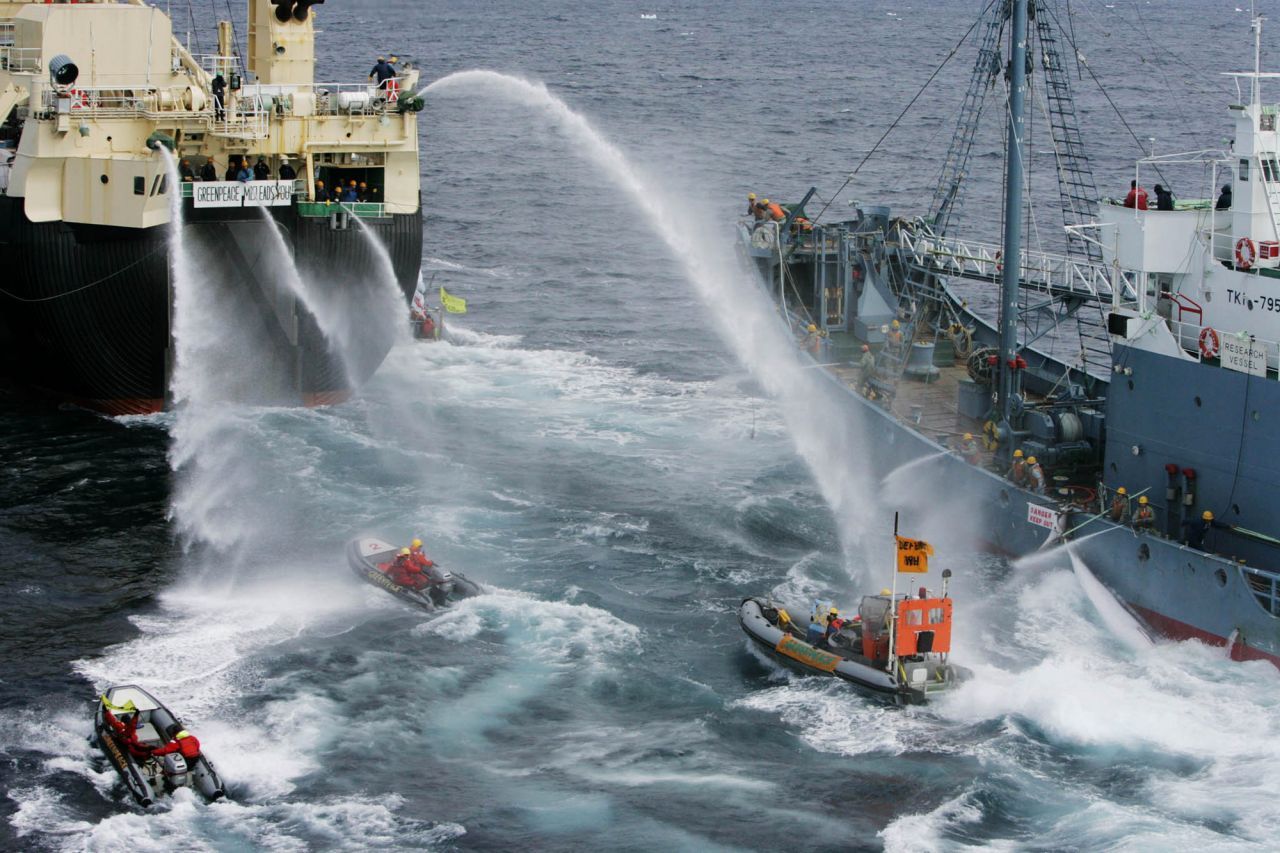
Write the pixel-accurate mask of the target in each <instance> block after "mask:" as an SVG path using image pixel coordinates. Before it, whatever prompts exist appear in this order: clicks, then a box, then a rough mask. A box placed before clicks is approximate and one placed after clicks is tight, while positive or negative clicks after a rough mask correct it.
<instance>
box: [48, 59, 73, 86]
mask: <svg viewBox="0 0 1280 853" xmlns="http://www.w3.org/2000/svg"><path fill="white" fill-rule="evenodd" d="M79 76H80V69H79V68H77V67H76V64H75V63H74V62H72V61H71V57H69V56H67V55H66V54H65V53H59V54H58V55H57V56H55V57H54V58H53V59H50V60H49V79H51V80H52V81H53V82H54V85H56V86H70V85H71V84H72V83H74V82H76V78H78V77H79Z"/></svg>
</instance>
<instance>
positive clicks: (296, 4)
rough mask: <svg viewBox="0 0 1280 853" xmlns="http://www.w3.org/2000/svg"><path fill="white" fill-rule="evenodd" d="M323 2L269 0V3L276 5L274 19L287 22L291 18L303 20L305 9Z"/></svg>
mask: <svg viewBox="0 0 1280 853" xmlns="http://www.w3.org/2000/svg"><path fill="white" fill-rule="evenodd" d="M323 2H324V0H271V5H272V6H275V7H276V20H277V21H279V22H280V23H282V24H287V23H288V22H289V21H291V20H293V21H305V20H306V19H307V10H309V9H310V8H311V7H312V6H316V5H318V4H320V3H323Z"/></svg>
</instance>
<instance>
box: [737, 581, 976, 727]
mask: <svg viewBox="0 0 1280 853" xmlns="http://www.w3.org/2000/svg"><path fill="white" fill-rule="evenodd" d="M815 609H816V610H821V609H822V608H821V607H818V608H815ZM858 610H859V613H858V616H856V617H855V618H854V619H852V620H850V621H848V622H845V623H843V624H841V625H840V627H839V629H838V630H835V631H831V632H826V633H825V634H824V635H823V636H822V637H821V639H817V640H815V639H814V637H813V634H812V633H811V632H807V631H806V632H803V633H802V631H801V629H800V628H799V627H797V626H796V625H795V624H794V623H793V622H792V621H791V618H790V614H789V613H788V612H787V610H786V608H784V607H782V606H781V605H779V604H777V603H775V602H773V601H772V600H770V599H767V598H759V597H752V598H747V599H745V600H744V601H743V602H742V606H741V607H739V608H738V623H739V624H740V625H741V626H742V630H743V631H744V632H746V634H747V636H748V637H750V638H751V640H752V641H753V642H754V643H755V644H756V646H758V647H760V648H761V649H763V650H764V651H765V652H766V653H767V654H769V655H770V656H771V657H773V658H774V659H776V660H779V661H781V662H782V663H784V664H786V665H787V666H789V667H791V668H792V669H795V670H798V671H800V672H803V673H806V674H808V675H827V676H833V677H835V678H841V679H844V680H845V681H848V682H851V683H853V684H855V685H857V686H858V687H861V688H862V689H864V690H867V691H870V692H872V693H875V694H877V695H879V696H882V697H884V698H887V699H890V700H892V701H894V702H897V703H898V704H909V705H916V704H922V703H924V702H926V701H928V699H929V697H931V696H933V695H935V694H937V693H941V692H944V691H947V690H950V689H951V688H953V687H955V686H956V685H957V684H959V683H960V682H962V681H964V680H965V679H967V678H968V677H969V676H970V674H971V673H970V671H969V670H967V669H965V668H964V667H960V666H956V665H955V664H953V663H951V662H950V661H949V660H948V659H947V652H948V650H949V648H950V641H951V625H950V622H951V600H950V599H948V598H909V597H908V596H906V595H897V596H893V595H885V594H881V595H868V596H864V597H863V599H862V604H861V606H860V607H859V608H858ZM895 612H896V614H897V615H896V617H895V616H893V615H892V614H894V613H895ZM931 617H934V618H936V619H937V621H935V622H930V621H928V620H929V619H930V618H931ZM916 619H918V620H919V621H918V623H917V624H915V625H906V624H904V623H906V622H908V620H916ZM895 620H896V622H897V623H898V625H897V627H898V628H899V630H898V631H897V632H896V634H897V636H896V637H894V638H893V640H894V643H893V645H894V648H893V651H894V652H895V653H894V654H893V655H890V654H889V652H890V646H889V633H890V632H889V626H890V625H891V624H892V623H894V622H895ZM810 624H813V623H812V621H811V622H810ZM912 628H919V629H920V630H912Z"/></svg>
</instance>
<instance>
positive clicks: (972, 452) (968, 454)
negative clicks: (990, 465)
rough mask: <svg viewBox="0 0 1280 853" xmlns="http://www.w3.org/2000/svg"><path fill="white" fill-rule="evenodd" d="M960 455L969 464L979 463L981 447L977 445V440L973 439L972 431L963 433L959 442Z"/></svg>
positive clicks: (980, 460)
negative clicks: (961, 440) (962, 437)
mask: <svg viewBox="0 0 1280 853" xmlns="http://www.w3.org/2000/svg"><path fill="white" fill-rule="evenodd" d="M960 456H961V457H962V458H963V459H964V461H965V462H968V463H969V464H970V465H978V464H981V462H982V449H981V448H979V447H978V442H976V441H974V439H973V433H971V432H966V433H965V434H964V441H963V442H961V444H960Z"/></svg>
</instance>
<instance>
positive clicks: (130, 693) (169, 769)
mask: <svg viewBox="0 0 1280 853" xmlns="http://www.w3.org/2000/svg"><path fill="white" fill-rule="evenodd" d="M108 709H110V710H111V712H112V714H113V715H114V716H115V718H116V719H117V720H119V721H120V722H122V723H132V720H131V718H132V717H134V716H135V715H136V716H137V718H138V721H137V726H136V729H135V731H136V733H137V741H138V743H139V744H141V745H142V746H145V747H151V748H155V747H159V746H163V745H164V744H165V743H166V742H167V740H168V738H167V736H166V734H165V733H166V732H167V731H168V730H169V728H170V726H173V725H174V724H175V723H176V724H178V725H181V724H182V723H181V721H180V720H179V719H178V718H177V716H176V715H175V714H174V713H173V712H172V711H170V710H169V709H168V708H166V707H165V706H164V705H162V704H160V702H159V701H158V700H157V699H156V698H155V697H154V696H152V695H151V694H150V693H148V692H147V691H145V690H143V689H142V688H141V687H137V686H135V685H132V684H122V685H118V686H116V687H112V688H111V689H110V690H108V691H107V692H106V693H104V694H103V695H102V699H101V700H100V701H99V702H98V709H97V713H96V714H95V715H94V721H93V734H94V739H95V741H96V744H97V746H98V748H99V749H101V750H102V752H103V753H104V754H105V755H106V756H107V760H109V761H110V762H111V764H112V765H113V766H114V767H115V768H116V772H117V773H119V774H120V779H121V781H123V782H124V785H125V787H126V788H128V789H129V793H130V794H132V795H133V798H134V799H135V800H137V801H138V804H139V805H142V806H150V805H152V804H153V803H155V801H156V800H158V799H160V798H161V797H167V796H169V795H171V794H172V793H173V792H174V791H176V790H177V789H179V788H191V789H192V790H194V791H196V792H197V793H199V794H200V795H202V796H203V797H204V798H205V799H206V800H209V801H211V802H212V801H213V800H218V799H221V798H222V797H224V796H226V789H224V788H223V787H222V780H221V779H219V778H218V773H217V771H215V770H214V769H213V764H211V763H210V762H209V759H208V758H206V757H205V755H204V753H203V752H201V754H200V755H199V756H198V757H197V758H196V759H195V760H194V761H193V762H191V763H190V764H188V762H187V760H186V759H185V758H183V757H182V755H181V754H179V753H176V752H173V753H169V754H167V755H162V756H158V757H155V756H153V757H139V756H137V755H134V754H133V752H132V751H131V750H130V749H129V745H128V743H127V742H126V740H125V737H124V736H123V735H121V734H118V733H117V732H116V731H115V730H114V729H113V728H112V727H111V725H110V724H109V723H108V721H107V718H106V713H105V711H107V710H108Z"/></svg>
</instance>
